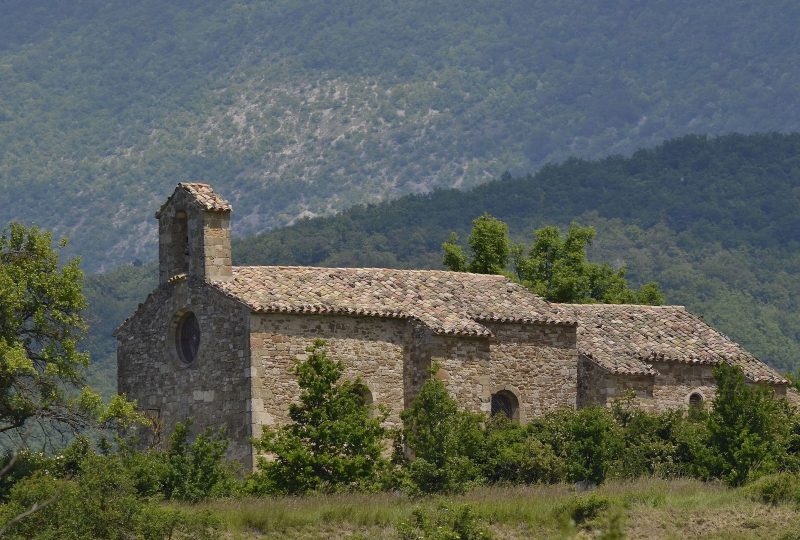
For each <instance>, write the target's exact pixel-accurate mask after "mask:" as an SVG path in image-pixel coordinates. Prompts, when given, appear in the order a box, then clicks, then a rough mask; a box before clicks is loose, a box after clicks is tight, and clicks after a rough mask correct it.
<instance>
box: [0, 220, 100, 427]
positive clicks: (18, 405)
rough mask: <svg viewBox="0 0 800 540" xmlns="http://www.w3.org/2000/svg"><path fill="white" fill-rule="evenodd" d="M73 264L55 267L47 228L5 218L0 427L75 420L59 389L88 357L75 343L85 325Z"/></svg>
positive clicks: (0, 243)
mask: <svg viewBox="0 0 800 540" xmlns="http://www.w3.org/2000/svg"><path fill="white" fill-rule="evenodd" d="M65 245H66V241H65V240H62V241H61V242H60V243H59V246H60V247H64V246H65ZM78 265H79V261H78V259H72V260H70V261H67V262H66V263H65V264H63V265H62V266H59V255H58V251H57V250H56V249H54V248H53V246H52V235H51V234H50V233H48V232H44V231H41V230H39V229H38V228H36V227H30V228H28V227H25V226H23V225H20V224H18V223H12V224H11V225H10V227H9V228H8V229H7V230H4V231H3V233H2V234H1V235H0V432H7V431H9V430H13V429H17V428H20V427H22V426H23V425H24V424H25V422H26V421H27V420H29V419H30V418H32V417H40V418H45V419H50V420H55V421H58V422H66V423H73V422H76V421H77V419H76V416H74V415H72V414H70V412H74V411H69V409H70V403H69V400H68V398H67V395H68V394H67V392H68V391H69V389H74V388H76V387H78V386H79V385H80V384H81V383H82V380H83V379H82V372H83V370H84V368H86V366H87V365H88V361H89V359H88V356H87V355H86V354H85V353H82V352H80V351H79V350H78V341H79V340H80V338H81V337H82V336H83V334H84V331H85V330H86V325H85V323H84V320H83V318H82V316H81V311H82V310H83V309H84V308H85V306H86V304H85V301H84V298H83V293H82V284H83V273H82V272H81V270H80V268H79V266H78Z"/></svg>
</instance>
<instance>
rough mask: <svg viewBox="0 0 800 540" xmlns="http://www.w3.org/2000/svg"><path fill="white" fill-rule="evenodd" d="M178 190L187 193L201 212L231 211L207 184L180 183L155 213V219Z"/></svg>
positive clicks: (226, 203)
mask: <svg viewBox="0 0 800 540" xmlns="http://www.w3.org/2000/svg"><path fill="white" fill-rule="evenodd" d="M179 189H182V190H185V191H187V192H188V193H189V195H190V196H191V197H192V199H193V200H194V202H195V204H197V205H198V206H200V208H202V209H203V210H211V211H214V212H229V211H230V210H231V205H230V203H228V201H226V200H225V199H223V198H222V197H220V196H219V195H217V194H216V192H215V191H214V189H213V188H212V187H211V186H210V185H208V184H201V183H199V182H181V183H179V184H178V186H177V187H176V188H175V192H173V194H172V195H170V197H169V198H168V199H167V200H166V201H165V202H164V204H162V205H161V207H160V208H159V209H158V212H156V217H159V215H160V214H161V212H162V211H163V210H164V208H166V206H167V205H168V204H169V203H170V201H171V200H172V197H174V196H175V193H177V191H178V190H179Z"/></svg>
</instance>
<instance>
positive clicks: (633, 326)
mask: <svg viewBox="0 0 800 540" xmlns="http://www.w3.org/2000/svg"><path fill="white" fill-rule="evenodd" d="M561 307H562V308H563V309H571V310H572V311H573V313H574V314H575V316H576V317H577V319H578V350H579V352H580V353H581V354H584V355H585V356H587V357H589V358H590V359H591V360H593V361H594V362H596V363H597V364H599V365H601V366H602V367H604V368H606V369H608V370H609V371H612V372H614V373H631V374H636V373H654V371H653V368H652V363H653V362H656V361H674V362H683V363H688V364H711V365H715V364H718V363H720V362H723V361H724V362H729V363H732V364H735V365H738V366H740V367H741V368H742V369H743V371H744V374H745V376H746V377H747V378H748V379H749V380H751V381H755V382H761V381H765V382H771V383H779V384H786V383H787V382H788V381H786V379H785V378H783V377H782V376H781V375H780V374H779V373H778V372H777V371H775V370H773V369H772V368H770V367H769V366H767V365H766V364H764V363H763V362H761V361H760V360H759V359H758V358H756V357H755V356H753V355H752V354H750V353H749V352H747V351H746V350H744V349H743V348H742V347H741V346H739V344H737V343H735V342H733V341H731V340H730V339H728V338H727V337H725V336H724V335H722V334H720V333H719V332H717V331H716V330H714V329H713V328H711V327H710V326H709V325H707V324H706V323H705V322H703V320H702V319H700V318H699V317H696V316H694V315H692V314H691V313H689V312H688V311H686V309H685V308H684V307H683V306H638V305H629V304H571V305H567V304H561Z"/></svg>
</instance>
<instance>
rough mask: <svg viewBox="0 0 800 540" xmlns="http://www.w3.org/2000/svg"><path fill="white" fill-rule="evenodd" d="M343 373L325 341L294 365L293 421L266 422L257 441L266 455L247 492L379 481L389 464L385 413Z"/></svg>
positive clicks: (351, 486) (364, 486) (296, 490)
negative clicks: (296, 392)
mask: <svg viewBox="0 0 800 540" xmlns="http://www.w3.org/2000/svg"><path fill="white" fill-rule="evenodd" d="M343 371H344V366H343V365H342V363H341V362H340V361H338V360H332V359H330V358H329V357H328V355H327V353H326V351H325V342H324V341H322V340H317V341H316V342H315V343H314V344H313V345H312V346H311V347H309V349H308V358H306V359H305V360H303V361H301V362H298V363H297V365H296V366H295V367H294V369H293V372H294V374H295V375H296V377H297V384H298V385H299V386H300V396H299V403H291V404H290V405H289V418H290V419H291V422H290V423H289V424H287V425H286V426H283V427H280V428H277V429H273V428H270V427H269V426H265V427H264V431H263V433H262V434H261V437H260V438H257V439H255V440H254V441H253V444H254V446H255V448H256V449H257V450H258V451H260V452H262V453H263V454H265V455H263V456H261V457H259V458H258V468H259V471H258V472H256V473H255V474H253V475H252V477H251V478H250V480H249V482H248V489H249V491H252V492H254V493H260V494H264V493H281V494H295V493H304V492H306V491H310V490H315V489H322V490H342V489H351V490H352V489H369V488H370V487H373V486H375V485H376V484H377V482H378V475H379V474H380V473H381V470H382V469H383V468H385V466H386V461H385V460H384V459H383V457H382V440H383V439H384V438H385V437H386V431H385V429H384V428H383V427H382V426H381V422H382V421H383V420H384V419H385V414H383V413H381V412H380V411H378V410H377V409H374V408H373V407H370V405H369V404H368V403H366V402H365V396H364V387H363V385H362V384H361V383H360V382H359V380H358V379H357V380H355V381H349V380H345V381H340V378H341V376H342V373H343Z"/></svg>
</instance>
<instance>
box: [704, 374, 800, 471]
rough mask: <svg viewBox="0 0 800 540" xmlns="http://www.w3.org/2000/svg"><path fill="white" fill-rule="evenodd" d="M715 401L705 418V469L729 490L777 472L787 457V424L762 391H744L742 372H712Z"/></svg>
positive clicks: (758, 388) (767, 392)
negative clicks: (707, 437)
mask: <svg viewBox="0 0 800 540" xmlns="http://www.w3.org/2000/svg"><path fill="white" fill-rule="evenodd" d="M714 377H715V379H716V381H717V396H716V398H715V399H714V407H713V409H712V410H711V412H710V414H709V415H708V420H707V425H708V436H709V439H708V445H709V449H710V450H711V452H710V453H709V454H708V456H707V458H708V469H709V471H710V472H711V474H713V475H714V476H716V477H718V478H722V479H723V480H725V481H726V482H727V483H728V484H730V485H734V486H736V485H741V484H743V483H745V482H746V481H747V480H749V479H753V478H757V477H758V476H761V475H763V474H768V473H771V472H775V471H777V470H778V469H779V468H780V466H781V464H782V462H783V461H784V460H785V459H786V456H787V447H788V444H789V440H790V439H789V427H790V425H791V421H790V418H789V416H788V414H787V410H786V408H785V407H784V406H783V405H782V404H781V403H780V402H779V401H778V400H777V399H776V398H775V396H774V393H773V391H772V389H771V388H769V387H767V386H765V385H756V386H753V385H749V384H748V383H747V382H746V380H745V378H744V373H743V372H742V369H741V368H740V367H738V366H732V365H730V364H726V363H723V364H720V365H719V366H717V367H715V368H714Z"/></svg>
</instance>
